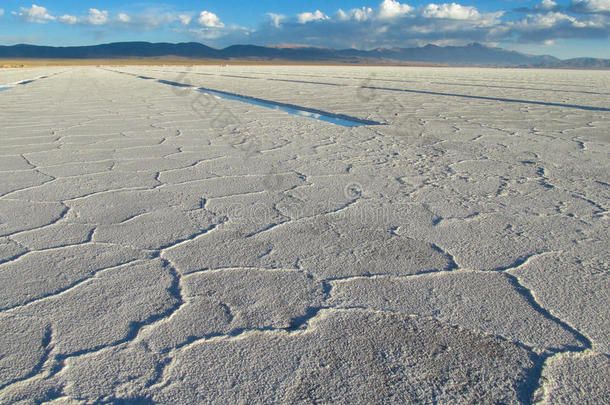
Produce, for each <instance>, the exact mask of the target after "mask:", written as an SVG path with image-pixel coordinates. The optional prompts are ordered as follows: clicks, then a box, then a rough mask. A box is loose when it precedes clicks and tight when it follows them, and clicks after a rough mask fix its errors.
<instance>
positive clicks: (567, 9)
mask: <svg viewBox="0 0 610 405" xmlns="http://www.w3.org/2000/svg"><path fill="white" fill-rule="evenodd" d="M609 36H610V0H566V1H561V0H537V1H523V0H512V1H479V0H463V1H461V2H449V3H442V2H431V1H414V0H413V1H400V0H375V1H366V0H341V1H334V2H329V1H320V0H310V1H308V2H298V1H291V0H284V1H281V2H280V1H271V0H259V1H255V2H244V1H233V0H224V1H182V2H172V1H165V2H129V1H127V2H125V1H117V0H105V1H103V2H102V1H95V0H84V1H81V2H74V1H67V0H37V1H36V3H32V2H26V1H17V0H2V1H0V44H2V45H11V44H16V43H31V44H37V45H55V46H69V45H89V44H98V43H107V42H116V41H154V42H161V41H163V42H186V41H197V42H202V43H205V44H208V45H211V46H215V47H224V46H227V45H231V44H236V43H241V44H244V43H248V44H257V45H271V44H286V43H289V44H306V45H313V46H323V47H333V48H351V47H354V48H360V49H372V48H376V47H409V46H422V45H426V44H428V43H433V44H437V45H462V44H467V43H471V42H480V43H484V44H487V45H492V46H501V47H504V48H508V49H514V50H518V51H522V52H528V53H536V54H550V55H554V56H558V57H562V58H568V57H578V56H592V57H602V58H610V41H608V39H609Z"/></svg>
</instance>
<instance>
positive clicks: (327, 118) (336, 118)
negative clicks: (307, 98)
mask: <svg viewBox="0 0 610 405" xmlns="http://www.w3.org/2000/svg"><path fill="white" fill-rule="evenodd" d="M197 91H199V92H201V93H207V94H210V95H213V96H217V97H220V98H223V99H226V100H234V101H241V102H242V103H248V104H252V105H257V106H260V107H265V108H270V109H272V110H276V111H283V112H285V113H288V114H293V115H298V116H300V117H305V118H313V119H316V120H319V121H324V122H330V123H331V124H335V125H340V126H343V127H359V126H363V125H381V124H380V123H379V122H376V121H369V120H362V119H359V118H354V117H348V116H346V115H339V114H332V113H327V112H324V111H319V110H314V109H311V108H305V107H299V106H295V105H291V104H284V103H277V102H275V101H269V100H263V99H260V98H254V97H248V96H240V95H238V94H233V93H227V92H224V91H218V90H209V89H205V88H199V89H197Z"/></svg>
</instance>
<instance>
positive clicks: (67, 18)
mask: <svg viewBox="0 0 610 405" xmlns="http://www.w3.org/2000/svg"><path fill="white" fill-rule="evenodd" d="M58 20H59V22H60V23H64V24H69V25H74V24H76V23H77V22H78V18H76V17H75V16H73V15H69V14H64V15H62V16H61V17H59V18H58Z"/></svg>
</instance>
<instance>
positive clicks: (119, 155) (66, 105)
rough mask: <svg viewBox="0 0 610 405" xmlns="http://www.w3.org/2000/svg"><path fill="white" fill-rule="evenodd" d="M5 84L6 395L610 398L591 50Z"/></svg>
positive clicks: (605, 194) (31, 399)
mask: <svg viewBox="0 0 610 405" xmlns="http://www.w3.org/2000/svg"><path fill="white" fill-rule="evenodd" d="M30 80H33V81H30ZM4 87H6V89H5V90H3V91H0V122H1V124H0V176H1V179H2V180H1V181H0V287H1V288H0V403H2V404H4V403H20V404H40V403H49V404H50V403H52V404H81V403H83V404H84V403H113V404H121V403H124V404H132V403H133V404H135V403H158V404H177V403H181V404H199V403H217V404H227V403H345V404H348V403H366V404H371V403H425V404H433V403H464V404H466V403H515V404H519V403H521V404H529V403H549V404H556V403H567V404H586V403H591V404H593V403H596V404H602V403H610V380H609V377H608V376H609V375H610V273H609V270H610V252H609V249H608V246H610V243H609V242H610V237H609V232H608V230H609V226H608V225H609V220H610V218H609V214H608V207H609V205H610V159H609V157H610V156H609V154H610V146H609V141H610V73H609V72H603V71H567V70H557V71H553V70H519V69H512V70H511V69H474V68H469V69H466V68H463V69H462V68H406V67H402V68H393V67H353V66H349V67H348V66H346V67H339V66H334V67H330V66H329V67H321V66H318V67H315V66H302V67H299V66H197V67H193V66H123V67H118V66H106V67H61V66H60V67H48V68H32V69H5V70H2V71H0V88H4ZM201 88H203V89H204V90H201ZM212 90H214V91H218V92H220V93H214V92H212ZM219 95H220V96H219ZM226 95H233V96H235V95H239V96H244V97H245V99H244V98H242V100H241V101H240V100H236V99H235V97H233V99H226V98H223V96H226ZM242 101H249V102H242ZM253 101H254V102H255V103H254V104H252V102H253ZM261 101H267V102H271V103H275V104H276V105H281V106H282V108H284V107H287V106H291V107H293V108H295V109H297V110H301V113H300V115H298V114H297V115H294V114H288V113H286V112H284V111H282V110H281V109H280V108H279V107H278V108H265V107H264V106H261V105H256V104H257V103H258V104H260V103H261ZM303 112H305V113H303ZM325 112H326V113H328V115H329V116H331V118H333V117H334V118H337V117H340V118H342V119H343V120H350V119H353V120H354V126H349V125H347V126H345V125H337V124H336V123H333V122H327V121H323V120H320V119H317V118H320V116H323V114H324V113H325ZM363 123H364V124H363Z"/></svg>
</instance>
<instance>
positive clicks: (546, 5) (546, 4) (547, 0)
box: [537, 0, 557, 10]
mask: <svg viewBox="0 0 610 405" xmlns="http://www.w3.org/2000/svg"><path fill="white" fill-rule="evenodd" d="M537 7H538V8H540V9H541V10H553V9H554V8H555V7H557V3H556V2H554V1H553V0H542V2H540V4H539V5H538V6H537Z"/></svg>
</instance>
